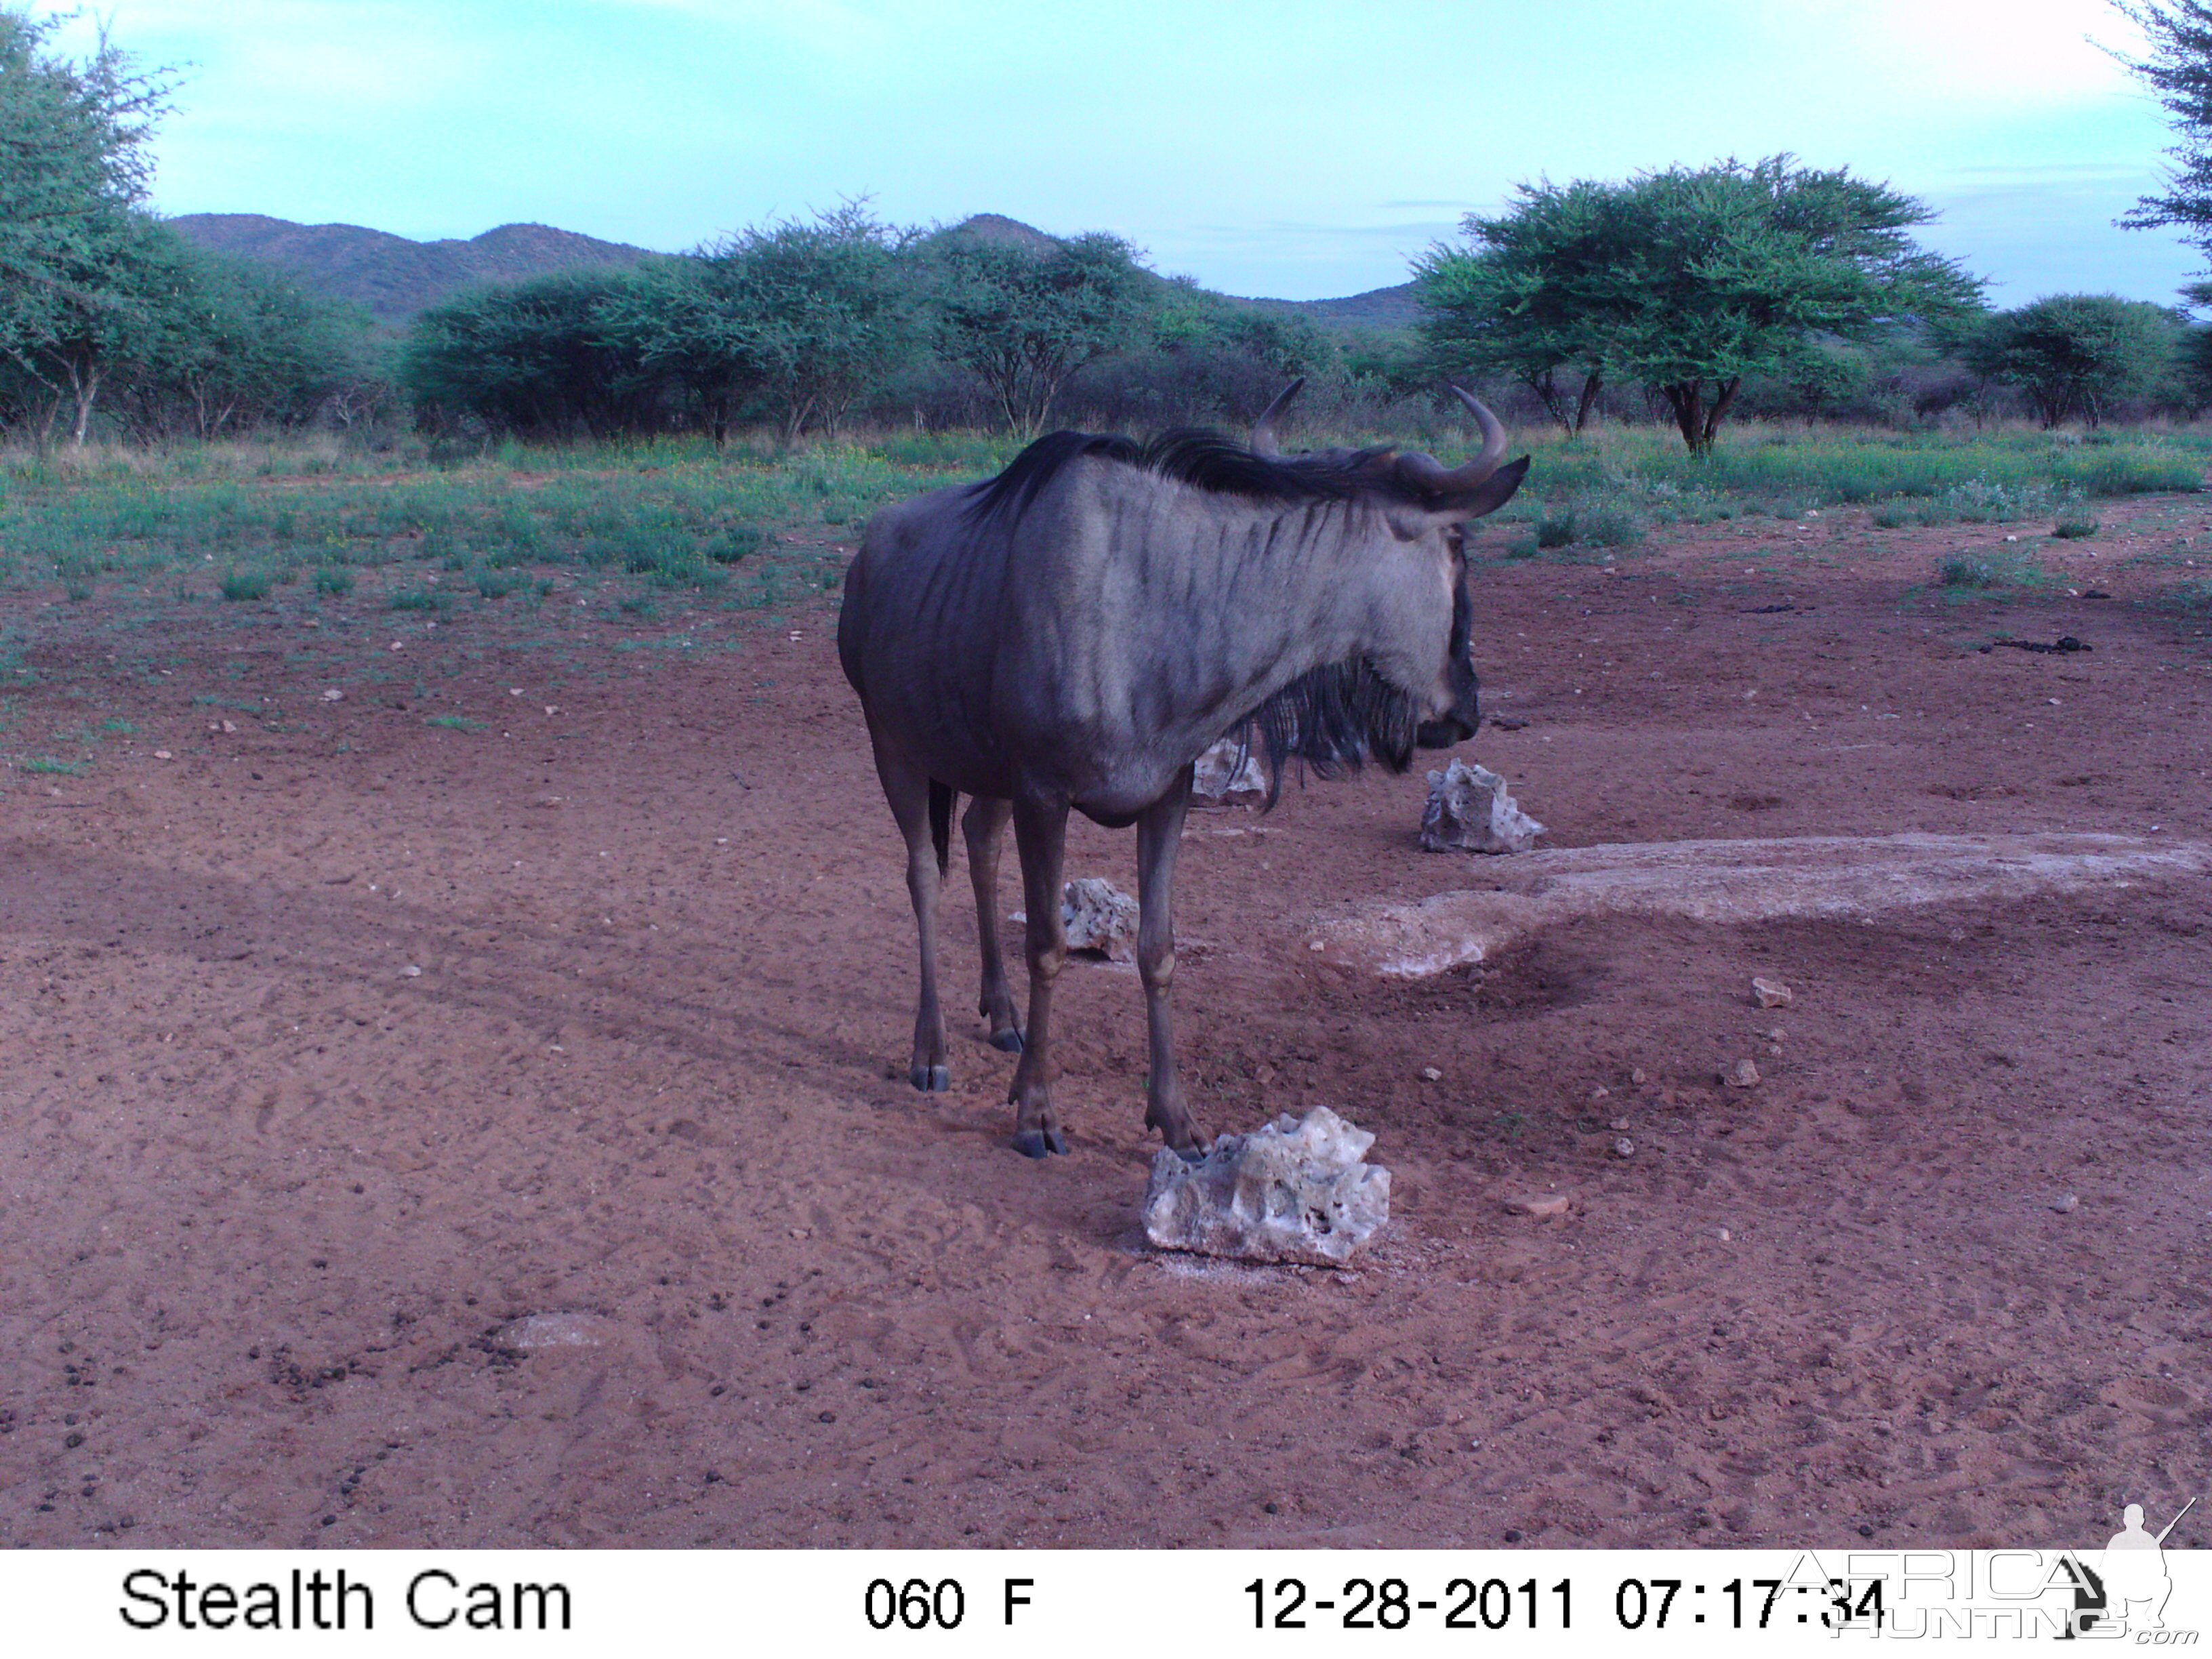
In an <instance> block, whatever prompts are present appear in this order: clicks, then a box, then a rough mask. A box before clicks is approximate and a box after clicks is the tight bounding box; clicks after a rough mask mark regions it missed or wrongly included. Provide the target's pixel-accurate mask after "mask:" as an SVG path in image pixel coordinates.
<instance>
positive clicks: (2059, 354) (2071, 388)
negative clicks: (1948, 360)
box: [1966, 294, 2182, 427]
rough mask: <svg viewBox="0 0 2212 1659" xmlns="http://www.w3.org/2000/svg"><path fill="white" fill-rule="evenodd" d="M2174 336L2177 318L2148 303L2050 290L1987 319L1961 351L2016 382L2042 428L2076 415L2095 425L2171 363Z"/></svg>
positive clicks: (1994, 376)
mask: <svg viewBox="0 0 2212 1659" xmlns="http://www.w3.org/2000/svg"><path fill="white" fill-rule="evenodd" d="M2181 336H2182V324H2181V319H2179V317H2177V316H2175V315H2174V313H2172V312H2171V311H2168V310H2167V309H2166V307H2163V306H2154V305H2152V304H2150V303H2149V302H2148V301H2144V300H2123V299H2120V298H2119V297H2118V296H2117V295H2111V294H2053V295H2046V296H2045V298H2043V299H2040V300H2038V301H2035V302H2034V303H2033V305H2026V306H2022V307H2020V309H2019V310H2017V311H2008V312H2003V313H1999V314H1998V315H1996V316H1995V317H1992V318H1990V319H1989V320H1988V322H1987V324H1986V325H1984V327H1983V328H1982V329H1981V330H1980V331H1979V332H1978V334H1977V335H1975V336H1974V337H1972V338H1971V339H1970V340H1969V341H1968V342H1967V344H1966V361H1967V363H1968V364H1969V366H1970V367H1972V368H1973V370H1974V371H1975V373H1977V374H1984V375H1987V376H1988V377H1989V378H1990V379H1991V380H1999V381H2002V382H2003V383H2004V384H2006V385H2008V386H2018V387H2019V388H2020V389H2021V392H2022V394H2023V395H2025V396H2026V398H2027V401H2028V404H2029V405H2030V406H2031V407H2032V408H2033V409H2034V410H2035V413H2036V416H2037V418H2038V419H2039V420H2040V421H2041V422H2043V424H2044V425H2045V426H2046V427H2054V426H2057V424H2058V423H2059V422H2061V421H2063V420H2067V419H2069V417H2071V416H2076V415H2078V416H2081V418H2082V419H2084V420H2086V421H2087V422H2088V423H2089V424H2090V425H2091V426H2096V425H2098V424H2100V422H2102V421H2103V419H2104V416H2105V410H2106V408H2107V407H2108V406H2109V405H2110V404H2112V403H2113V402H2115V401H2116V400H2118V399H2119V398H2128V397H2134V396H2137V395H2140V394H2141V393H2142V392H2148V391H2149V390H2150V389H2151V388H2152V387H2153V386H2154V385H2155V384H2156V383H2157V382H2158V381H2159V380H2160V378H2161V377H2162V376H2164V375H2165V374H2167V373H2168V372H2169V371H2170V370H2172V368H2174V366H2175V352H2176V349H2177V348H2178V347H2179V344H2180V343H2181Z"/></svg>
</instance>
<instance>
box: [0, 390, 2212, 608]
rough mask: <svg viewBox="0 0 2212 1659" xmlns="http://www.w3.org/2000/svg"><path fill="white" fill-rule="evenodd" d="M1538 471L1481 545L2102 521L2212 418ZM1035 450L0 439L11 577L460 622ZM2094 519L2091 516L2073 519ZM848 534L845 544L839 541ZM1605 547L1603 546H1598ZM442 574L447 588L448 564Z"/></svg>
mask: <svg viewBox="0 0 2212 1659" xmlns="http://www.w3.org/2000/svg"><path fill="white" fill-rule="evenodd" d="M1464 426H1465V422H1463V421H1461V420H1458V419H1457V418H1456V417H1452V416H1437V418H1436V420H1435V422H1434V423H1433V426H1432V427H1431V428H1430V429H1421V423H1420V422H1419V421H1416V422H1413V423H1412V425H1411V426H1410V427H1409V428H1408V429H1407V430H1404V431H1400V432H1395V433H1389V434H1376V433H1358V432H1321V431H1314V432H1307V433H1302V434H1300V435H1298V439H1297V441H1298V442H1299V443H1301V444H1305V445H1313V446H1316V447H1328V446H1332V445H1336V444H1340V443H1346V442H1352V443H1357V442H1361V441H1374V440H1377V439H1382V438H1390V439H1395V440H1397V441H1401V442H1403V443H1407V444H1419V446H1421V447H1425V448H1428V449H1430V450H1431V451H1432V452H1433V453H1437V454H1442V455H1449V454H1450V453H1455V451H1454V446H1455V444H1456V445H1461V446H1464V444H1465V442H1466V441H1467V439H1468V434H1467V433H1466V431H1465V430H1464ZM1519 447H1526V448H1527V449H1528V450H1529V451H1530V452H1531V453H1533V455H1534V465H1533V469H1532V471H1531V473H1530V480H1529V483H1528V486H1527V487H1526V488H1524V489H1523V490H1522V494H1521V495H1520V496H1519V497H1518V498H1517V499H1516V501H1514V502H1512V503H1511V504H1510V506H1509V507H1507V508H1506V509H1505V510H1504V512H1503V513H1500V514H1498V520H1497V527H1496V528H1495V529H1494V530H1492V531H1491V532H1487V534H1488V540H1487V543H1486V544H1483V543H1478V544H1477V546H1478V548H1479V549H1480V550H1482V551H1484V552H1486V554H1487V555H1488V556H1491V557H1493V558H1499V557H1502V558H1509V559H1510V558H1519V557H1527V556H1534V555H1535V554H1537V553H1539V552H1546V553H1559V555H1561V556H1564V557H1566V558H1568V559H1574V558H1577V557H1578V556H1581V550H1612V549H1627V548H1630V547H1632V546H1634V545H1635V544H1637V543H1638V540H1639V539H1640V538H1643V537H1644V536H1645V535H1646V534H1647V533H1648V532H1649V531H1650V529H1651V528H1653V527H1654V526H1663V525H1668V524H1674V523H1704V522H1710V521H1712V520H1729V519H1737V518H1746V517H1754V518H1755V517H1762V516H1773V517H1776V518H1788V519H1792V520H1794V519H1797V518H1799V517H1801V516H1802V514H1803V513H1806V512H1808V511H1809V510H1812V509H1814V508H1816V507H1832V506H1838V505H1848V504H1851V503H1863V504H1867V505H1869V506H1870V507H1871V508H1872V511H1873V517H1874V520H1875V523H1876V524H1877V525H1892V526H1903V525H1929V524H1945V523H1959V522H1970V523H2000V522H2002V523H2009V522H2013V521H2015V520H2018V521H2021V522H2028V521H2032V520H2039V519H2040V520H2044V521H2045V522H2047V523H2051V524H2052V525H2054V526H2057V528H2056V529H2055V530H2054V532H2053V533H2055V534H2058V535H2080V534H2087V533H2093V526H2094V525H2095V522H2096V520H2095V517H2094V514H2093V512H2092V511H2091V507H2092V506H2093V503H2095V502H2096V501H2100V500H2103V499H2106V498H2109V497H2112V496H2113V495H2124V494H2128V493H2132V492H2136V491H2141V490H2147V489H2197V488H2198V487H2199V485H2200V483H2201V481H2202V478H2203V472H2204V469H2205V467H2206V465H2207V464H2208V462H2212V427H2208V428H2205V429H2204V430H2203V431H2201V432H2200V431H2199V430H2197V428H2180V429H2177V430H2174V431H2142V432H2116V431H2111V430H2107V431H2106V432H2104V433H2100V434H2097V435H2093V437H2092V438H2091V439H2090V440H2088V441H2080V440H2074V439H2069V438H2063V437H2054V436H2053V435H2049V434H2045V433H2041V432H2031V431H2026V430H1995V429H1993V430H1991V431H1989V432H1987V433H1983V434H1974V433H1951V432H1934V431H1929V432H1917V431H1916V432H1890V431H1882V430H1875V429H1843V428H1820V429H1818V430H1815V431H1813V432H1811V433H1808V432H1807V431H1806V430H1805V429H1804V428H1802V427H1801V426H1797V425H1796V424H1794V423H1793V424H1791V425H1789V426H1786V427H1785V426H1761V425H1758V424H1748V425H1735V426H1731V427H1730V428H1728V429H1727V430H1726V431H1725V432H1724V433H1723V436H1722V439H1721V442H1720V445H1719V447H1718V448H1717V450H1716V451H1715V453H1713V454H1712V456H1711V458H1709V459H1703V460H1699V459H1693V458H1692V457H1691V456H1689V455H1688V454H1687V453H1686V452H1685V451H1684V450H1683V448H1682V447H1681V444H1680V440H1679V439H1677V438H1676V437H1675V436H1674V435H1673V434H1672V433H1671V431H1668V430H1664V429H1661V428H1651V427H1610V428H1601V429H1599V430H1597V431H1595V432H1593V433H1590V434H1587V435H1584V436H1583V438H1581V439H1579V440H1577V441H1572V442H1569V441H1565V440H1564V439H1561V438H1560V437H1559V436H1558V435H1556V434H1553V433H1551V432H1548V431H1546V430H1542V429H1529V428H1524V429H1523V430H1522V431H1520V432H1519V433H1517V434H1516V448H1519ZM1018 448H1019V446H1018V444H1017V443H1015V442H1014V441H1012V440H1011V439H1008V438H1006V437H1003V436H1000V435H989V434H980V433H892V434H889V435H884V436H882V437H881V438H879V439H878V441H874V442H872V443H866V444H861V443H847V444H837V445H823V446H820V447H816V448H813V449H811V450H807V451H804V452H800V453H793V454H789V455H781V456H779V455H775V454H770V453H764V452H761V451H757V450H752V449H747V448H745V447H742V446H738V445H733V446H732V447H731V448H730V449H729V450H727V451H726V452H723V453H716V452H715V451H714V450H713V448H712V447H710V446H708V445H707V444H705V443H704V442H703V441H696V440H691V439H680V440H679V439H671V440H666V441H653V442H645V441H638V442H628V443H615V444H601V445H572V446H548V447H530V446H522V445H515V444H494V445H490V446H481V445H480V446H477V447H476V448H475V449H473V450H471V452H470V453H467V454H465V455H455V456H452V457H448V458H447V459H446V461H445V463H444V464H442V465H437V466H431V465H426V461H427V452H426V450H425V448H424V447H423V446H422V445H421V444H420V443H416V442H414V441H410V442H409V444H408V445H405V446H403V447H401V449H400V450H399V451H398V453H395V454H393V455H389V456H376V455H371V454H369V453H367V452H356V451H352V450H348V449H346V448H344V447H343V446H336V445H331V444H315V443H302V444H300V445H295V446H292V447H284V446H271V445H251V444H247V445H228V446H222V445H217V446H207V447H200V448H193V447H178V448H175V449H173V450H168V451H162V452H153V451H148V452H143V453H142V452H129V451H120V450H117V451H106V452H99V453H94V454H93V455H90V456H89V457H88V458H86V459H82V460H81V461H75V462H69V463H66V464H65V463H64V461H63V460H60V459H55V458H52V457H49V458H46V459H38V458H35V457H26V456H21V455H15V454H6V453H0V584H7V583H15V584H19V585H21V584H33V583H53V582H57V581H58V582H60V583H61V584H63V586H64V591H65V592H67V593H68V594H69V595H70V598H71V599H79V600H82V599H90V598H92V597H93V595H94V592H95V590H96V589H97V590H99V591H102V592H106V591H107V590H109V589H110V588H111V587H114V588H119V589H122V590H124V591H125V592H127V591H128V590H129V589H131V588H134V587H135V588H139V589H142V590H144V591H145V592H147V593H148V594H149V595H159V597H160V599H161V602H163V603H168V602H171V601H173V602H175V603H178V604H190V603H192V602H194V601H196V600H199V599H206V598H211V597H213V596H214V594H215V593H216V592H220V593H221V594H222V597H223V598H225V599H231V600H238V601H253V600H267V599H270V598H272V597H274V596H277V590H278V589H279V588H280V587H281V586H283V584H286V583H290V582H299V583H301V585H302V586H307V585H309V584H311V585H312V588H313V592H314V593H315V594H317V595H319V596H324V597H325V598H329V599H344V598H346V597H348V596H350V595H354V594H355V593H356V586H357V585H358V586H363V587H366V588H367V589H368V595H369V596H370V597H371V599H372V601H373V603H374V604H376V605H382V606H387V607H389V608H390V609H392V610H394V611H418V612H422V613H425V614H429V615H435V616H439V617H444V616H447V615H448V614H450V613H454V612H457V611H463V610H465V609H467V608H473V607H478V606H484V605H495V604H498V603H500V602H501V601H505V600H509V599H513V598H514V597H516V596H524V597H528V596H530V595H532V594H534V595H536V596H538V597H540V598H542V597H544V595H545V594H546V593H547V592H549V591H550V587H551V586H552V584H551V582H550V580H549V577H548V573H549V572H557V571H561V570H564V569H565V570H567V571H570V572H574V573H577V574H578V575H579V576H580V577H582V578H583V579H584V582H583V583H582V584H580V596H581V593H588V592H592V591H594V590H597V591H598V592H599V602H598V605H595V607H594V608H593V611H592V614H606V608H607V607H613V606H618V605H624V604H625V602H629V609H628V611H627V613H626V614H629V615H632V616H650V615H651V614H653V606H654V604H655V597H654V596H656V595H657V596H659V599H660V600H661V602H662V603H664V604H675V605H696V604H699V603H702V602H710V603H712V604H714V605H717V606H718V607H720V608H722V609H726V610H734V611H757V612H761V613H763V614H771V615H772V614H775V613H776V612H778V611H781V610H782V609H784V608H785V607H787V606H790V605H794V604H800V603H806V602H810V601H814V600H818V599H821V598H822V597H823V596H825V595H829V594H834V593H835V592H836V591H837V590H838V588H839V586H840V585H841V583H842V577H843V572H844V564H845V555H844V554H843V553H842V551H840V550H839V547H842V548H845V549H849V548H850V547H851V546H852V545H853V544H854V541H855V540H856V539H857V537H858V534H859V531H860V526H861V525H862V524H863V523H864V522H865V521H866V518H867V516H868V515H869V513H872V512H873V511H874V510H875V509H876V508H877V507H879V506H881V505H883V504H884V503H885V502H889V501H897V500H902V499H904V498H906V497H908V496H912V495H918V494H921V493H922V492H924V491H926V490H928V489H935V488H938V487H939V486H941V485H943V484H945V483H951V482H957V481H962V480H968V479H973V478H977V477H983V476H986V475H987V474H988V473H990V472H991V471H994V470H996V469H997V468H998V467H1000V466H1001V465H1004V464H1005V462H1006V460H1007V459H1009V458H1010V457H1011V456H1012V454H1013V453H1015V452H1016V451H1017V450H1018ZM2068 526H2091V527H2092V529H2091V530H2085V529H2081V528H2069V527H2068ZM833 543H834V544H838V546H835V547H833V546H831V545H829V544H833ZM1593 556H1595V555H1594V553H1593ZM442 573H450V574H442ZM441 574H442V580H434V578H436V577H439V576H440V575H441Z"/></svg>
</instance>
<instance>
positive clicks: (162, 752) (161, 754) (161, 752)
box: [154, 749, 176, 760]
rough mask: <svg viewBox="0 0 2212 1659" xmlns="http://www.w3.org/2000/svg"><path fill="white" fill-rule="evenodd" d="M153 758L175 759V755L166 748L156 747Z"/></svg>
mask: <svg viewBox="0 0 2212 1659" xmlns="http://www.w3.org/2000/svg"><path fill="white" fill-rule="evenodd" d="M154 758H155V760H174V759H176V757H175V756H174V755H173V754H171V753H170V752H169V751H168V750H166V749H156V750H155V751H154Z"/></svg>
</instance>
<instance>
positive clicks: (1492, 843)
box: [1421, 760, 1544, 853]
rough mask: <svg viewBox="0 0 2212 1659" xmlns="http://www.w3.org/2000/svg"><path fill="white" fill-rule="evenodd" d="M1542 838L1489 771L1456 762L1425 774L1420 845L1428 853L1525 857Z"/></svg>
mask: <svg viewBox="0 0 2212 1659" xmlns="http://www.w3.org/2000/svg"><path fill="white" fill-rule="evenodd" d="M1543 833H1544V826H1543V825H1542V824H1541V823H1537V822H1536V820H1535V819H1534V818H1532V817H1529V816H1528V814H1527V813H1526V812H1523V811H1522V810H1521V804H1520V803H1519V802H1518V801H1516V800H1515V799H1513V797H1512V796H1510V795H1509V794H1507V793H1505V780H1504V778H1501V777H1499V776H1498V774H1497V773H1495V772H1492V771H1491V770H1490V769H1488V768H1486V767H1481V766H1469V765H1468V763H1466V762H1465V761H1458V760H1455V761H1454V762H1453V763H1451V764H1450V766H1449V767H1448V768H1446V769H1444V770H1443V771H1441V772H1431V773H1430V774H1429V804H1428V806H1427V808H1426V810H1425V811H1423V812H1422V814H1421V845H1422V846H1423V847H1424V848H1426V849H1427V850H1428V851H1430V852H1431V853H1457V852H1464V853H1525V852H1527V851H1528V848H1529V847H1530V846H1531V845H1532V844H1534V842H1535V839H1536V837H1537V836H1541V835H1542V834H1543Z"/></svg>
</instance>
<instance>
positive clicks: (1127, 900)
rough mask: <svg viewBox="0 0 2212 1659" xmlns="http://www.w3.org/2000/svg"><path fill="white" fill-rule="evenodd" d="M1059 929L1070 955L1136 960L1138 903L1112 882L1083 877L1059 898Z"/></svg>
mask: <svg viewBox="0 0 2212 1659" xmlns="http://www.w3.org/2000/svg"><path fill="white" fill-rule="evenodd" d="M1137 921H1138V909H1137V901H1136V900H1134V899H1133V898H1131V897H1130V896H1128V895H1127V893H1125V892H1123V891H1122V890H1121V889H1120V888H1118V887H1116V886H1115V884H1113V883H1112V882H1110V881H1106V880H1103V879H1102V878H1099V877H1097V876H1082V877H1079V878H1077V879H1075V880H1073V881H1071V882H1070V883H1068V884H1067V890H1066V893H1065V894H1064V895H1063V896H1062V899H1061V905H1060V923H1061V926H1062V927H1065V928H1066V932H1067V948H1068V949H1069V950H1071V951H1103V952H1104V953H1105V954H1106V955H1107V956H1108V957H1110V958H1112V959H1113V960H1114V961H1115V962H1133V961H1135V960H1136V957H1137Z"/></svg>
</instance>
